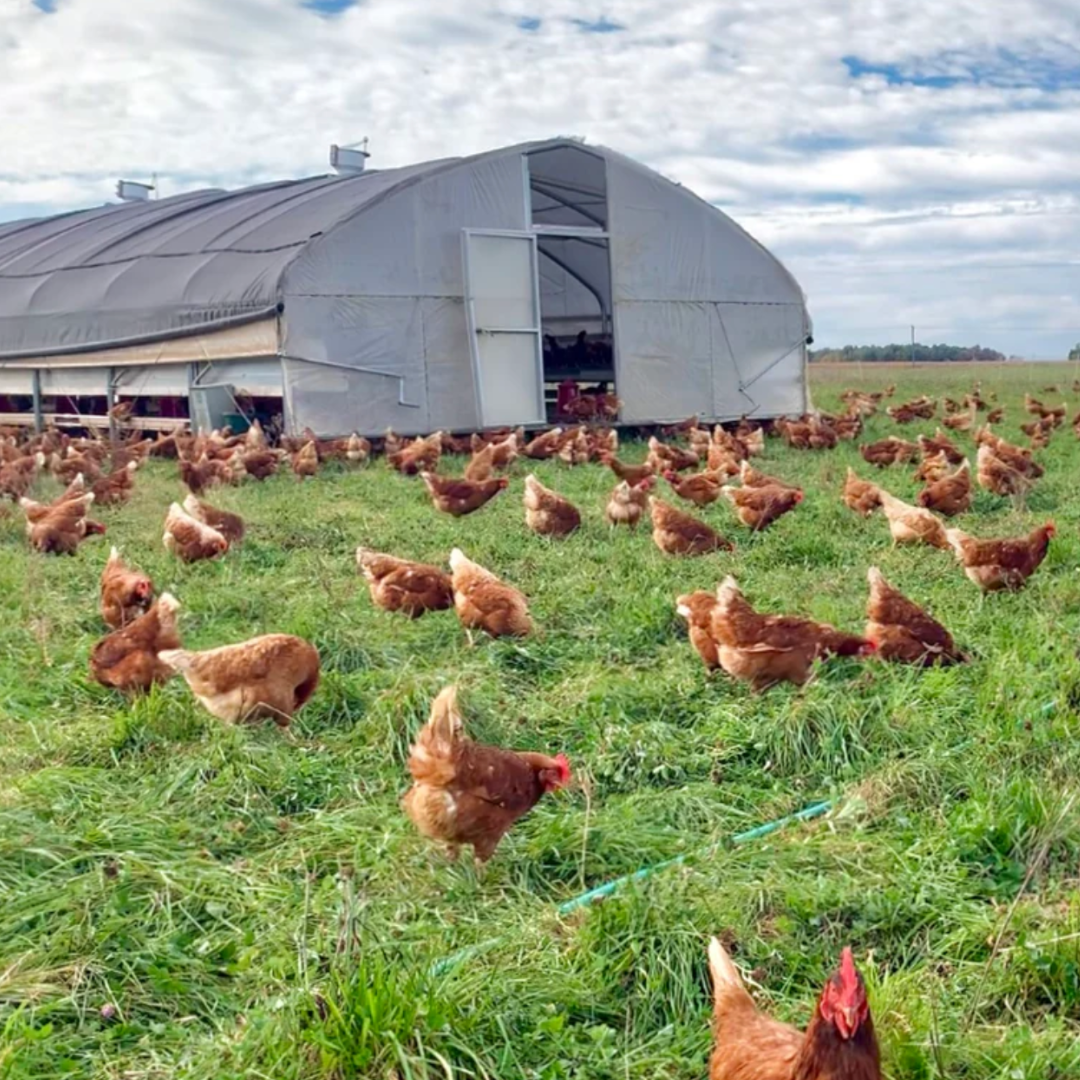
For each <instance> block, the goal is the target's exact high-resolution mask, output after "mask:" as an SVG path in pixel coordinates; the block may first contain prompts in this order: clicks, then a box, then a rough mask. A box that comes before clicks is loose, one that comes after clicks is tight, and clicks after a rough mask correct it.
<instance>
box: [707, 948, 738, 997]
mask: <svg viewBox="0 0 1080 1080" xmlns="http://www.w3.org/2000/svg"><path fill="white" fill-rule="evenodd" d="M709 972H710V974H711V975H712V984H713V1007H714V1008H715V1009H719V1007H720V1005H721V1003H722V1002H723V1001H724V1000H725V999H726V998H727V996H728V994H729V993H730V992H731V991H732V990H735V991H740V992H741V993H742V994H745V993H746V987H745V986H744V985H743V981H742V976H741V975H740V974H739V969H738V968H737V967H736V966H735V964H734V963H733V962H732V960H731V957H730V956H728V953H727V950H726V949H725V948H724V946H723V945H721V944H720V939H719V938H712V939H711V940H710V942H709Z"/></svg>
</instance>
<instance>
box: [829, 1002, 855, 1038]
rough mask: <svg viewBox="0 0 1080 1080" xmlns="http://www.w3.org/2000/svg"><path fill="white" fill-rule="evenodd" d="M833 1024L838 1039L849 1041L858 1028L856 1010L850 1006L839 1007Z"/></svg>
mask: <svg viewBox="0 0 1080 1080" xmlns="http://www.w3.org/2000/svg"><path fill="white" fill-rule="evenodd" d="M835 1024H836V1030H837V1031H838V1032H839V1033H840V1038H842V1039H845V1040H846V1039H850V1038H851V1037H852V1036H853V1035H854V1034H855V1030H856V1028H858V1026H859V1014H858V1010H857V1009H855V1008H854V1007H852V1006H847V1007H844V1006H841V1007H839V1008H838V1009H837V1010H836V1013H835Z"/></svg>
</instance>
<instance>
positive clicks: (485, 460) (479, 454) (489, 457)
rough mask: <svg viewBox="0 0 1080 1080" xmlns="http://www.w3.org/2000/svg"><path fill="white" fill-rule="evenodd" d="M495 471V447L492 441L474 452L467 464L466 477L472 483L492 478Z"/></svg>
mask: <svg viewBox="0 0 1080 1080" xmlns="http://www.w3.org/2000/svg"><path fill="white" fill-rule="evenodd" d="M494 471H495V447H494V445H493V444H492V443H488V444H487V446H485V447H483V448H482V449H480V450H477V451H476V453H474V454H473V456H472V459H471V460H470V461H469V464H468V465H466V466H465V479H466V480H469V481H471V482H472V483H479V482H481V481H483V480H490V479H491V474H492V473H493V472H494Z"/></svg>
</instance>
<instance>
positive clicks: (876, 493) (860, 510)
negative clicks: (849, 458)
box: [843, 466, 881, 517]
mask: <svg viewBox="0 0 1080 1080" xmlns="http://www.w3.org/2000/svg"><path fill="white" fill-rule="evenodd" d="M843 499H844V505H845V506H846V507H847V508H848V509H849V510H854V511H855V513H856V514H862V516H863V517H869V516H870V515H871V514H872V513H873V512H874V511H875V510H876V509H877V508H878V507H879V506H880V505H881V489H880V488H879V487H878V486H877V485H876V484H871V483H870V481H869V480H863V479H861V478H860V477H858V476H856V475H855V470H854V469H852V468H851V467H850V466H848V471H847V478H846V479H845V480H844V491H843Z"/></svg>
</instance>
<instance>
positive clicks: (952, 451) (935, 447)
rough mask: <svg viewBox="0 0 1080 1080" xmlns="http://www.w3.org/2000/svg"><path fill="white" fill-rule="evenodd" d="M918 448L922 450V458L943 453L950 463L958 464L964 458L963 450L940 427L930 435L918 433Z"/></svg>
mask: <svg viewBox="0 0 1080 1080" xmlns="http://www.w3.org/2000/svg"><path fill="white" fill-rule="evenodd" d="M909 445H910V444H909ZM919 449H920V450H922V453H923V457H924V458H927V457H931V456H932V455H934V454H944V455H945V458H946V460H947V461H948V463H949V464H950V465H959V464H960V462H961V461H963V460H964V453H963V451H962V450H961V449H960V448H959V447H958V446H957V445H956V443H954V442H953V441H952V439H950V438H949V436H948V435H946V434H945V432H944V431H942V430H941V428H938V429H937V431H935V432H934V434H933V436H932V437H931V436H930V435H920V436H919Z"/></svg>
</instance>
